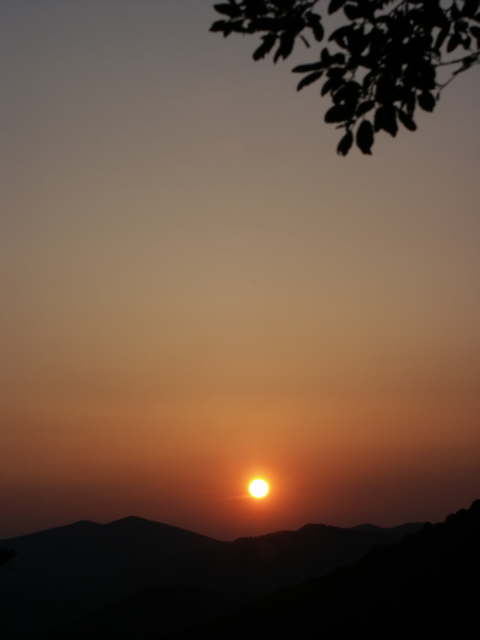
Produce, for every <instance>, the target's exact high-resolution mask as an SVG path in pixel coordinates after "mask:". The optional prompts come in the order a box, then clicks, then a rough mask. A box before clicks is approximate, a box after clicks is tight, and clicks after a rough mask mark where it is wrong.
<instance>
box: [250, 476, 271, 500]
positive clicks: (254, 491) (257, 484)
mask: <svg viewBox="0 0 480 640" xmlns="http://www.w3.org/2000/svg"><path fill="white" fill-rule="evenodd" d="M248 492H249V493H250V495H251V496H252V498H257V499H261V498H266V497H267V496H268V494H269V493H270V485H269V484H268V482H267V481H266V480H264V479H263V478H255V479H254V480H252V481H251V482H250V484H249V485H248Z"/></svg>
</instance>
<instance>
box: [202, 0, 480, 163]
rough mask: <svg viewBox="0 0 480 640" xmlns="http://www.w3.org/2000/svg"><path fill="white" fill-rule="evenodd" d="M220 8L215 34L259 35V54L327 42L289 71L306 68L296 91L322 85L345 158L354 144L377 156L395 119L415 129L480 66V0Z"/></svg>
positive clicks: (259, 0)
mask: <svg viewBox="0 0 480 640" xmlns="http://www.w3.org/2000/svg"><path fill="white" fill-rule="evenodd" d="M214 9H215V10H216V11H217V12H218V13H219V14H220V15H221V19H220V20H217V21H216V22H214V23H213V24H212V26H211V29H210V30H211V31H213V32H216V33H222V34H223V36H224V37H227V36H229V35H231V34H232V33H240V34H248V35H260V38H261V42H260V45H259V46H257V48H256V49H255V51H254V53H253V58H254V60H261V59H262V58H265V57H266V56H268V55H269V54H273V60H274V62H277V61H278V60H281V59H283V60H286V59H287V58H288V57H289V56H290V55H291V54H292V52H293V50H294V47H295V44H296V43H297V40H300V41H301V42H303V44H304V45H306V46H307V47H309V48H310V47H311V43H312V42H313V43H320V42H323V41H325V42H326V45H325V46H323V47H322V48H321V49H320V51H319V55H318V57H317V59H316V60H314V61H312V62H309V63H307V64H302V65H300V66H296V67H295V68H294V69H293V71H294V72H295V73H299V74H303V77H302V79H301V80H300V81H299V82H298V84H297V90H299V91H300V90H301V89H303V88H304V87H307V86H309V85H313V84H315V83H317V82H319V81H320V80H321V81H322V86H321V95H322V96H328V97H329V98H330V101H331V103H332V106H331V107H330V108H329V109H328V110H327V112H326V114H325V122H327V123H329V124H333V125H335V126H336V127H337V128H338V129H341V130H342V137H341V139H340V142H339V143H338V147H337V152H338V153H339V154H340V155H342V156H345V155H347V154H348V152H349V151H350V149H351V148H352V146H353V144H354V143H356V145H357V146H358V148H359V149H360V150H361V151H362V153H364V154H371V153H372V147H373V145H374V141H375V135H376V134H377V133H379V132H381V131H385V132H387V133H388V134H390V135H391V136H393V137H395V136H396V135H397V133H398V130H399V124H401V125H402V126H403V127H404V128H406V129H407V130H409V131H415V130H416V128H417V125H416V122H415V120H414V116H415V113H416V110H417V108H420V109H422V110H423V111H427V112H432V111H433V110H434V109H435V107H436V105H437V103H438V101H439V100H440V96H441V92H442V90H443V89H444V88H445V87H446V86H448V85H449V84H450V83H451V82H452V80H453V79H454V78H455V77H456V76H457V75H458V74H460V73H463V72H464V71H467V70H468V69H470V68H471V67H473V66H474V65H476V64H479V62H480V0H369V1H368V2H366V1H365V0H330V1H329V2H327V1H326V0H228V2H223V3H220V4H215V5H214ZM337 13H338V15H339V16H340V15H342V17H343V20H344V23H343V24H341V26H340V27H336V28H335V29H334V30H332V31H331V33H329V34H327V33H326V29H325V26H324V19H325V17H326V15H327V14H328V15H332V14H337ZM462 52H463V54H462ZM454 54H455V56H454ZM452 67H453V68H452ZM448 71H450V75H449V76H447V77H441V75H442V72H444V73H445V72H448Z"/></svg>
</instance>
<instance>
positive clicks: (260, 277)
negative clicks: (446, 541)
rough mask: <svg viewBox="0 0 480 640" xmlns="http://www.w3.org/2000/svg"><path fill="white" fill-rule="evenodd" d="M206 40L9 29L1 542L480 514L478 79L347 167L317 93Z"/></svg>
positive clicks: (0, 73)
mask: <svg viewBox="0 0 480 640" xmlns="http://www.w3.org/2000/svg"><path fill="white" fill-rule="evenodd" d="M211 19H212V12H211V9H210V3H208V2H204V3H199V2H197V1H196V0H182V3H178V2H176V1H173V0H162V1H160V2H155V3H152V2H150V1H149V0H135V2H133V1H130V0H121V2H117V1H116V2H113V1H110V0H108V1H107V0H105V1H103V2H101V3H99V2H97V1H94V0H85V1H82V2H81V3H77V2H60V1H59V0H44V1H43V2H42V3H37V2H35V1H34V0H24V1H23V2H21V3H4V4H3V5H2V6H1V7H0V25H1V26H0V29H1V31H2V37H1V39H0V41H1V43H2V44H1V48H2V53H1V55H0V78H1V79H2V95H3V96H4V100H3V102H2V105H1V106H0V122H1V127H2V144H1V145H0V171H1V175H2V183H3V184H2V211H3V215H2V219H1V222H0V243H1V245H2V246H1V252H0V286H1V291H2V308H3V312H2V315H1V333H0V348H1V353H0V357H1V360H2V363H3V367H2V370H1V373H0V394H1V396H0V400H1V403H0V423H1V425H2V430H1V442H2V453H3V456H2V471H1V474H2V480H1V482H0V504H2V519H1V526H0V536H7V535H13V534H16V533H20V532H25V531H30V530H33V529H38V528H42V527H47V526H51V525H55V524H60V523H65V522H69V521H72V520H78V519H81V518H89V519H96V520H100V521H105V520H108V519H112V518H114V517H121V516H124V515H128V514H131V513H134V514H137V515H142V516H145V517H150V518H154V519H157V520H161V521H166V522H170V523H172V524H178V525H181V526H184V527H187V528H190V529H195V530H197V531H200V532H203V533H207V534H210V535H215V536H218V537H233V536H236V535H247V534H254V533H259V532H262V531H268V530H272V529H278V528H287V527H298V526H301V525H302V524H304V523H305V522H306V521H315V522H330V523H337V524H355V523H358V522H361V521H368V520H370V521H375V522H377V523H380V524H382V523H383V524H389V523H396V522H400V521H404V520H413V519H436V518H441V517H443V516H444V515H445V514H446V513H447V512H449V511H451V510H453V509H456V508H459V507H461V506H464V505H466V504H468V503H469V502H470V501H471V500H473V499H474V498H475V497H478V494H479V491H480V466H479V465H478V454H477V452H478V451H479V450H480V429H479V423H478V416H479V400H478V399H479V398H480V389H479V380H480V376H479V373H480V372H479V369H480V331H479V327H480V297H479V287H478V274H479V272H480V257H479V255H480V254H479V252H478V246H479V239H480V216H479V215H478V202H479V196H480V192H479V183H478V176H477V173H478V161H479V141H478V136H477V135H476V131H477V130H478V106H479V104H480V95H479V94H480V91H479V89H478V87H479V83H478V80H479V73H478V70H472V71H471V72H469V73H468V74H467V75H466V76H465V77H464V78H461V79H459V81H458V82H457V84H456V85H453V87H452V88H451V89H450V90H449V91H448V93H446V94H445V97H444V99H443V100H442V102H441V105H440V107H439V109H438V113H436V114H435V115H434V116H431V117H430V116H425V117H420V118H419V125H420V128H419V131H417V132H416V133H415V134H409V133H408V132H404V133H403V134H402V135H401V136H400V137H399V138H398V139H397V140H395V141H393V140H391V139H386V138H379V140H378V144H377V145H376V148H375V154H374V156H373V157H372V158H365V157H362V156H360V155H359V154H355V153H352V154H351V155H350V156H349V157H348V158H347V159H341V158H338V157H337V156H336V155H335V145H336V139H337V133H336V132H335V131H334V130H331V128H329V127H327V126H326V125H323V124H322V122H321V120H322V113H323V111H324V109H325V107H326V104H324V103H322V102H321V101H320V100H319V98H318V96H317V94H316V92H315V90H314V89H313V90H311V91H310V92H308V91H307V90H306V91H305V92H302V94H300V95H297V94H295V91H294V80H295V79H294V78H292V77H291V76H290V75H289V72H288V68H289V66H290V65H284V66H283V67H282V66H281V65H280V66H277V67H273V66H271V65H269V64H268V63H263V64H254V63H253V62H251V59H250V53H251V50H252V49H253V42H250V41H248V40H241V39H240V40H232V39H229V40H227V41H224V40H223V39H222V38H219V37H215V36H214V35H213V34H209V33H208V27H209V24H210V22H211ZM302 56H303V57H302ZM305 56H307V59H308V56H311V54H310V53H308V52H307V53H305V52H300V53H299V54H298V59H300V60H304V61H305V60H306V58H305ZM292 64H293V63H292ZM258 473H265V474H266V475H268V477H269V478H271V480H272V495H271V497H270V498H268V500H265V501H262V502H261V504H260V503H254V501H252V500H248V499H245V498H244V497H243V494H244V492H245V485H246V482H247V481H248V478H249V477H250V476H251V475H252V474H258Z"/></svg>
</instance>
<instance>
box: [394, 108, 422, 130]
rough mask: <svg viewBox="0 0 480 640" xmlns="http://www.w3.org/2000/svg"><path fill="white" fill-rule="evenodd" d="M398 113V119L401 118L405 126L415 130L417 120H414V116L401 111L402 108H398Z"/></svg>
mask: <svg viewBox="0 0 480 640" xmlns="http://www.w3.org/2000/svg"><path fill="white" fill-rule="evenodd" d="M397 115H398V119H399V120H400V122H401V123H402V124H403V126H404V127H405V128H406V129H408V130H409V131H415V130H416V128H417V125H416V124H415V122H414V121H413V120H412V118H411V117H410V116H409V115H408V114H407V113H405V111H400V109H398V110H397Z"/></svg>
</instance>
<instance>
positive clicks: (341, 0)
mask: <svg viewBox="0 0 480 640" xmlns="http://www.w3.org/2000/svg"><path fill="white" fill-rule="evenodd" d="M346 1H347V0H331V2H330V4H329V5H328V13H330V14H332V13H335V11H338V10H339V9H341V8H342V7H343V5H344V4H345V3H346Z"/></svg>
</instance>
